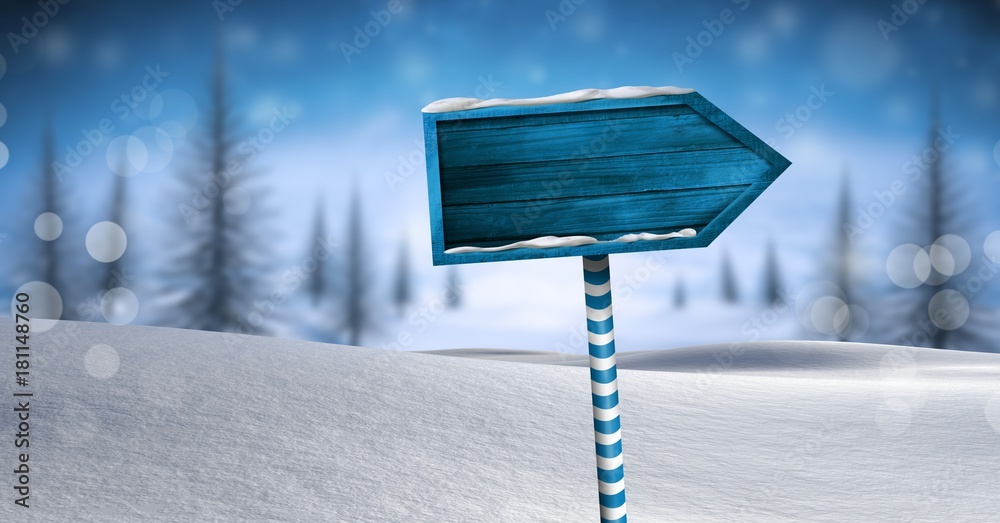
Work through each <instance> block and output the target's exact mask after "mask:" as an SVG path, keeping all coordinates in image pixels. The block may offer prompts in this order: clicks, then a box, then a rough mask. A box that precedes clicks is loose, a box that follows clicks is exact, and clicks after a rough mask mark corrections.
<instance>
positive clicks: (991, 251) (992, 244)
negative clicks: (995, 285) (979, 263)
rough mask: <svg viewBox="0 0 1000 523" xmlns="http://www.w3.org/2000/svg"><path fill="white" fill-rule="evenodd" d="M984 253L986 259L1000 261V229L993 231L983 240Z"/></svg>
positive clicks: (994, 261)
mask: <svg viewBox="0 0 1000 523" xmlns="http://www.w3.org/2000/svg"><path fill="white" fill-rule="evenodd" d="M983 253H984V254H986V259H988V260H990V261H991V262H993V263H1000V231H993V232H991V233H990V234H989V236H987V237H986V240H985V241H984V242H983Z"/></svg>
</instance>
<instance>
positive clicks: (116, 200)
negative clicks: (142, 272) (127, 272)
mask: <svg viewBox="0 0 1000 523" xmlns="http://www.w3.org/2000/svg"><path fill="white" fill-rule="evenodd" d="M121 162H122V167H121V168H120V169H119V172H121V173H125V172H126V171H125V170H124V169H126V168H127V166H126V165H125V164H127V163H128V162H127V161H126V160H125V158H124V156H123V158H122V160H121ZM125 199H126V187H125V176H118V175H116V176H115V183H114V188H113V189H112V194H111V215H110V216H109V220H110V221H111V222H113V223H117V224H118V225H119V226H120V227H121V228H122V229H124V230H125V232H126V233H128V228H127V224H126V223H125ZM127 253H128V251H126V255H127ZM126 255H123V256H122V257H121V258H118V259H117V260H115V261H113V262H111V263H109V264H108V270H107V272H106V277H105V278H104V281H103V282H102V285H106V286H112V285H113V286H115V287H120V286H124V285H125V284H126V282H125V281H124V276H123V274H124V273H123V272H122V271H123V270H124V263H125V260H124V259H125V256H126Z"/></svg>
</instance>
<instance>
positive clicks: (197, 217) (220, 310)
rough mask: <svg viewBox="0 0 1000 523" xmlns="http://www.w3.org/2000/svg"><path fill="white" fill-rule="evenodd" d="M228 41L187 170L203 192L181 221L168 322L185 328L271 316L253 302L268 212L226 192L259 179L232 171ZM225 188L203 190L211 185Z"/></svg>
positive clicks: (191, 183) (251, 322)
mask: <svg viewBox="0 0 1000 523" xmlns="http://www.w3.org/2000/svg"><path fill="white" fill-rule="evenodd" d="M226 89H227V87H226V77H225V69H224V66H223V60H222V46H221V41H220V40H219V39H218V38H217V40H216V52H215V65H214V72H213V76H212V86H211V102H210V108H209V111H207V114H208V115H209V122H208V136H207V140H206V141H205V144H204V145H205V146H204V147H203V148H202V153H203V154H202V157H201V163H202V165H201V166H200V167H199V168H198V169H196V170H193V171H188V172H186V173H183V174H182V176H184V180H183V182H184V185H185V187H186V190H185V191H184V192H183V193H182V194H183V195H184V197H185V198H187V199H190V195H191V193H192V188H193V189H194V191H201V192H200V193H199V195H198V196H197V198H198V199H199V200H201V203H200V204H196V205H194V206H188V205H186V204H182V205H181V206H179V207H178V209H179V210H180V211H181V215H182V216H183V218H184V220H183V222H179V223H178V231H176V235H177V238H176V239H175V244H176V245H177V247H175V250H176V251H178V255H177V257H176V258H175V260H173V262H174V263H173V264H172V267H171V269H170V271H171V272H169V273H168V275H167V278H166V282H167V283H168V284H169V285H171V287H172V288H174V289H181V290H182V296H181V298H180V300H178V302H177V303H176V304H175V305H174V306H173V307H172V311H171V315H170V316H169V317H168V318H166V323H168V324H173V325H176V326H180V327H185V328H191V329H199V330H209V331H220V332H244V333H249V332H253V333H260V332H262V330H263V329H264V323H263V321H264V320H266V318H265V317H264V314H265V313H267V312H273V311H258V314H259V316H258V314H252V313H254V312H255V310H256V309H255V308H254V301H255V300H257V299H259V297H260V296H262V295H264V294H265V293H264V292H262V289H261V282H262V279H263V276H264V274H265V273H266V272H267V270H268V267H267V266H266V265H265V261H264V260H266V259H267V253H266V250H267V249H266V244H265V242H263V241H262V236H263V235H264V234H266V232H267V231H266V224H265V223H264V219H263V216H265V215H264V214H262V213H260V212H259V211H258V212H256V213H243V214H234V213H231V212H229V211H228V210H227V209H226V206H225V203H224V202H225V194H226V191H234V190H237V189H240V190H245V189H244V188H245V187H246V186H247V179H248V178H249V177H251V176H252V173H251V172H249V171H248V169H247V167H246V165H241V166H240V169H239V171H238V172H236V171H232V170H231V169H230V162H231V161H234V160H236V146H237V141H236V140H235V139H234V135H235V129H234V128H233V122H232V120H231V114H230V108H229V105H228V96H227V90H226ZM213 186H214V187H216V188H218V190H213V191H211V192H207V191H204V190H203V188H204V187H213Z"/></svg>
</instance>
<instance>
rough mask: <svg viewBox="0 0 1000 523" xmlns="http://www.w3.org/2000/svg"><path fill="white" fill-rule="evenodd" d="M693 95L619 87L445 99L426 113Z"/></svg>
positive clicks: (677, 90)
mask: <svg viewBox="0 0 1000 523" xmlns="http://www.w3.org/2000/svg"><path fill="white" fill-rule="evenodd" d="M693 92H694V89H687V88H683V87H674V86H672V85H668V86H663V87H649V86H631V85H629V86H624V87H615V88H614V89H580V90H577V91H571V92H568V93H562V94H554V95H552V96H542V97H539V98H491V99H489V100H482V99H479V98H445V99H443V100H438V101H436V102H431V103H430V104H428V105H427V107H424V109H423V112H425V113H448V112H451V111H465V110H468V109H482V108H484V107H497V106H503V105H545V104H562V103H574V102H584V101H587V100H598V99H604V98H647V97H650V96H661V95H674V94H688V93H693Z"/></svg>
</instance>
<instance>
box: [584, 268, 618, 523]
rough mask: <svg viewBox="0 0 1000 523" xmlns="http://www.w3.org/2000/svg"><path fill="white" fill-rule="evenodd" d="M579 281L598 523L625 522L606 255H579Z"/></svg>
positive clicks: (613, 330)
mask: <svg viewBox="0 0 1000 523" xmlns="http://www.w3.org/2000/svg"><path fill="white" fill-rule="evenodd" d="M583 282H584V284H583V285H584V290H585V292H586V293H587V341H588V342H589V343H588V345H589V349H590V391H591V399H592V400H593V402H594V441H595V446H596V451H597V491H598V495H599V497H600V502H601V523H625V522H626V521H628V518H627V516H626V510H625V469H624V462H623V460H622V424H621V417H620V416H619V412H618V368H617V367H616V365H615V328H614V322H613V318H612V315H611V270H610V268H609V267H608V257H607V255H604V256H584V257H583Z"/></svg>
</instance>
